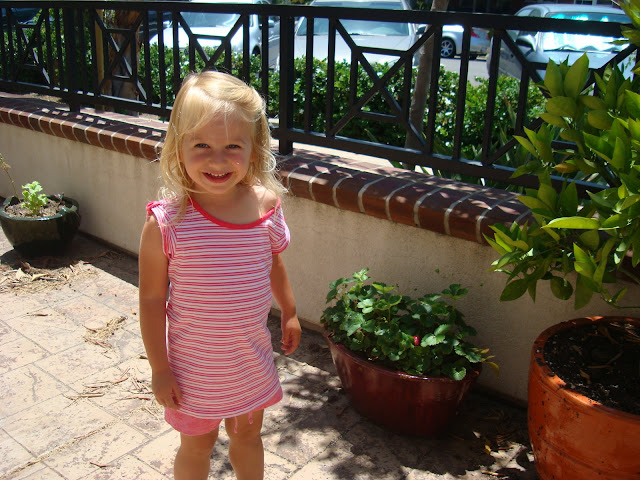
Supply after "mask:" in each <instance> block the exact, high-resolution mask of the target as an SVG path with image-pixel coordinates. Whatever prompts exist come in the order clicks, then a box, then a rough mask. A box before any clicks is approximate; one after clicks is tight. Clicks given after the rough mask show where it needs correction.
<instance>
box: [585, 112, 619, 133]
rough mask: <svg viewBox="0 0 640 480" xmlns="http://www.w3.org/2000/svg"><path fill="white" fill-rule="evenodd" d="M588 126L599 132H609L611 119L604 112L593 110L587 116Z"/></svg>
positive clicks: (608, 114)
mask: <svg viewBox="0 0 640 480" xmlns="http://www.w3.org/2000/svg"><path fill="white" fill-rule="evenodd" d="M587 121H588V122H589V125H591V126H592V127H595V128H597V129H599V130H609V129H610V128H611V124H612V123H613V117H612V116H611V114H610V113H609V112H607V111H605V110H593V111H591V112H589V113H588V114H587Z"/></svg>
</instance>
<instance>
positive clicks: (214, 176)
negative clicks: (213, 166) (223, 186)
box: [205, 172, 231, 182]
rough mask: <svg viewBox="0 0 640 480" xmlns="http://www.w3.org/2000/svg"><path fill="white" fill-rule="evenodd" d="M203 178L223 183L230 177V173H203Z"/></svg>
mask: <svg viewBox="0 0 640 480" xmlns="http://www.w3.org/2000/svg"><path fill="white" fill-rule="evenodd" d="M205 176H206V177H207V178H208V179H209V180H211V181H212V182H224V181H225V180H226V179H227V178H229V177H230V176H231V173H230V172H226V173H208V172H205Z"/></svg>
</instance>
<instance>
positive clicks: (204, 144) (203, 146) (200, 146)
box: [196, 143, 208, 148]
mask: <svg viewBox="0 0 640 480" xmlns="http://www.w3.org/2000/svg"><path fill="white" fill-rule="evenodd" d="M207 146H208V145H207V144H206V143H197V144H196V148H207Z"/></svg>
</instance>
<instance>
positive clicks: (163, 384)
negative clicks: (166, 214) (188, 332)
mask: <svg viewBox="0 0 640 480" xmlns="http://www.w3.org/2000/svg"><path fill="white" fill-rule="evenodd" d="M138 262H139V271H140V285H139V289H140V331H141V332H142V340H143V342H144V347H145V350H146V351H147V358H148V359H149V365H150V366H151V371H152V381H151V387H152V389H153V393H154V395H155V396H156V399H157V400H158V403H160V404H161V405H163V406H166V407H169V408H177V407H178V405H179V403H180V399H181V394H180V389H179V388H178V384H177V383H176V381H175V378H174V377H173V374H172V373H171V370H170V369H169V361H168V358H167V340H166V299H167V284H168V266H169V262H168V260H167V257H166V256H165V254H164V252H163V250H162V234H161V232H160V228H159V227H158V223H157V220H156V218H155V217H154V216H152V215H150V216H149V217H148V218H147V221H146V222H145V224H144V227H143V229H142V236H141V239H140V255H139V261H138Z"/></svg>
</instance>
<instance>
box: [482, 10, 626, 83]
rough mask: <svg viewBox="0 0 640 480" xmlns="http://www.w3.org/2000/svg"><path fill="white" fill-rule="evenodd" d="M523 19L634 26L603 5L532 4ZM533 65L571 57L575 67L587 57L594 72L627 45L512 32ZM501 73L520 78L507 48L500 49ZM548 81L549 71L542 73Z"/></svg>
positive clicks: (563, 35)
mask: <svg viewBox="0 0 640 480" xmlns="http://www.w3.org/2000/svg"><path fill="white" fill-rule="evenodd" d="M516 15H517V16H520V17H546V18H559V19H571V20H577V21H586V20H595V21H600V22H617V23H630V20H629V18H627V16H626V15H625V13H624V12H623V11H622V10H620V9H618V8H614V7H607V6H600V5H570V4H561V3H558V4H532V5H528V6H526V7H524V8H522V9H520V10H519V11H518V12H517V13H516ZM507 33H508V34H509V36H510V37H511V38H512V39H513V41H514V42H515V43H516V45H518V48H519V49H520V51H521V52H522V54H523V55H524V57H525V58H526V59H527V60H528V61H529V62H536V63H537V62H539V63H542V64H544V65H546V64H547V63H548V62H549V60H553V61H554V62H556V63H561V62H563V61H564V60H565V59H567V57H568V58H569V64H570V65H571V64H572V63H573V62H575V61H576V60H577V59H578V58H579V57H581V56H582V55H583V54H584V53H586V54H587V56H588V57H589V67H590V68H594V69H595V68H600V67H601V66H603V65H604V64H606V63H607V62H608V61H609V60H611V59H612V58H613V57H614V56H615V54H616V53H617V52H619V51H620V50H622V49H623V48H624V45H614V44H613V43H611V42H613V41H614V40H617V39H618V38H614V37H603V36H600V35H591V34H589V33H588V32H585V33H584V34H577V33H556V32H537V31H518V30H509V31H508V32H507ZM490 57H491V54H490V51H489V56H488V57H487V69H488V68H489V65H490V61H491V58H490ZM498 69H499V72H500V73H502V74H506V75H510V76H512V77H515V78H520V75H521V71H522V67H521V65H520V62H519V61H518V59H517V58H516V57H515V55H514V54H513V52H511V50H510V49H509V48H508V47H507V46H506V45H505V44H504V42H503V43H502V44H501V48H500V63H499V67H498ZM538 73H539V74H540V76H541V77H542V78H544V74H545V71H544V70H538Z"/></svg>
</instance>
